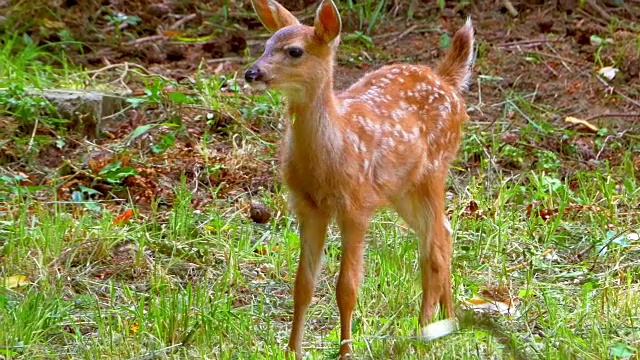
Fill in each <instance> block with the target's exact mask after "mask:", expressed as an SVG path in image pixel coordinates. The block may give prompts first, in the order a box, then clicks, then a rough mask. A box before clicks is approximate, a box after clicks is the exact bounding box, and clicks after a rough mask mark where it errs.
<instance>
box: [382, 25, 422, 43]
mask: <svg viewBox="0 0 640 360" xmlns="http://www.w3.org/2000/svg"><path fill="white" fill-rule="evenodd" d="M416 28H418V25H413V26H411V27H409V28H408V29H407V30H405V31H403V32H401V33H400V35H398V36H396V37H394V38H393V39H391V40H389V41H387V42H386V43H384V45H385V46H389V45H392V44H394V43H396V42H397V41H399V40H400V39H402V38H403V37H405V36H407V35H408V34H409V33H411V32H412V31H413V30H415V29H416Z"/></svg>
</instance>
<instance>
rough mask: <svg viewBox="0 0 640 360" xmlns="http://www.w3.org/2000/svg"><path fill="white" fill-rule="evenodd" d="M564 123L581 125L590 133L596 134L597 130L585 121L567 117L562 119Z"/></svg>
mask: <svg viewBox="0 0 640 360" xmlns="http://www.w3.org/2000/svg"><path fill="white" fill-rule="evenodd" d="M564 122H567V123H570V124H577V125H582V126H584V127H586V128H587V129H589V130H590V131H592V132H594V133H597V132H598V128H597V127H596V126H595V125H593V124H591V123H590V122H588V121H587V120H582V119H578V118H575V117H573V116H567V117H566V118H565V119H564Z"/></svg>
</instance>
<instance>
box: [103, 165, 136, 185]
mask: <svg viewBox="0 0 640 360" xmlns="http://www.w3.org/2000/svg"><path fill="white" fill-rule="evenodd" d="M136 174H138V172H137V171H136V169H134V168H132V167H129V166H122V161H120V160H116V161H114V162H111V163H109V164H107V165H106V166H105V167H103V168H102V170H100V172H99V173H98V174H97V177H98V178H100V179H103V180H105V181H107V182H109V183H112V184H119V183H120V182H122V180H124V179H125V178H126V177H128V176H133V175H136Z"/></svg>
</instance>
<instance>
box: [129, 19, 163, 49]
mask: <svg viewBox="0 0 640 360" xmlns="http://www.w3.org/2000/svg"><path fill="white" fill-rule="evenodd" d="M174 25H175V24H174ZM168 38H169V37H168V36H164V35H151V36H146V37H141V38H139V39H135V40H132V41H128V42H126V43H124V44H123V45H124V46H132V45H139V44H142V43H146V42H149V41H156V40H164V39H168Z"/></svg>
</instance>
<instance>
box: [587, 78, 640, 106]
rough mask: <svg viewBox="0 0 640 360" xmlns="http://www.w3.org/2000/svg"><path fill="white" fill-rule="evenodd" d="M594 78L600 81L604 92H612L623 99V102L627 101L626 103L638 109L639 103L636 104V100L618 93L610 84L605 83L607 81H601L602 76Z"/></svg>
mask: <svg viewBox="0 0 640 360" xmlns="http://www.w3.org/2000/svg"><path fill="white" fill-rule="evenodd" d="M596 78H597V79H598V80H600V82H601V83H603V84H604V85H605V86H606V87H607V89H606V91H612V92H614V93H616V94H618V95H620V96H622V97H623V98H625V100H627V101H628V102H630V103H632V104H633V105H635V106H637V107H640V102H638V101H636V100H633V99H632V98H630V97H628V96H627V95H625V94H623V93H621V92H620V91H618V90H616V88H614V87H613V86H611V84H609V83H608V82H607V80H605V79H603V78H602V76H600V75H596Z"/></svg>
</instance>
